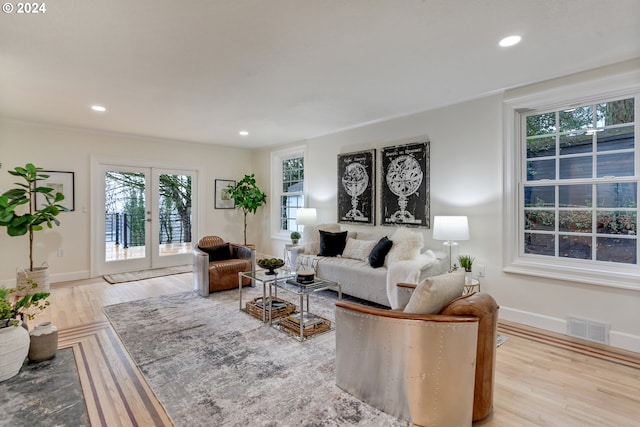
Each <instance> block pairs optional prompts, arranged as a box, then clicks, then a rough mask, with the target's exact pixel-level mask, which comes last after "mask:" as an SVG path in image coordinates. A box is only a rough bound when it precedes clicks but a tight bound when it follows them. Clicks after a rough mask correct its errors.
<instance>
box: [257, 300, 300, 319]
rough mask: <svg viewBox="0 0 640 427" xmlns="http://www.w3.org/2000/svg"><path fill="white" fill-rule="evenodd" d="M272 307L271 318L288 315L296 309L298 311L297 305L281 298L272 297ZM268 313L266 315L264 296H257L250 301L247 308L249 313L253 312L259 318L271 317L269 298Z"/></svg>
mask: <svg viewBox="0 0 640 427" xmlns="http://www.w3.org/2000/svg"><path fill="white" fill-rule="evenodd" d="M272 304H273V306H272V307H271V318H272V319H277V318H279V317H284V316H288V315H290V314H291V313H293V312H294V311H296V305H295V304H292V303H290V302H289V301H285V300H283V299H280V298H272ZM266 306H267V315H266V316H265V312H264V311H265V304H263V302H262V297H258V298H255V299H253V300H251V301H248V302H247V304H246V306H245V308H246V311H247V313H249V314H251V315H252V316H254V317H257V318H258V319H260V320H262V319H267V320H268V319H269V315H268V307H269V298H267V304H266Z"/></svg>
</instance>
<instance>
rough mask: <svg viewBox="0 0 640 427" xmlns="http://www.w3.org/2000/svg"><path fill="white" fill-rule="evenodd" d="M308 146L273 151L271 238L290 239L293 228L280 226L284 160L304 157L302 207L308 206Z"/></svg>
mask: <svg viewBox="0 0 640 427" xmlns="http://www.w3.org/2000/svg"><path fill="white" fill-rule="evenodd" d="M306 154H307V153H306V147H304V146H296V147H291V148H288V149H285V150H279V151H274V152H272V153H271V199H272V200H273V203H271V238H272V239H279V240H290V234H291V230H282V229H281V228H280V197H281V196H282V194H283V191H282V162H283V161H284V160H287V159H291V158H293V157H302V158H304V159H305V162H304V177H305V182H304V186H303V191H302V204H303V206H301V207H306V201H307V182H306V180H307V155H306Z"/></svg>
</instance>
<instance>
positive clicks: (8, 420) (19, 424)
mask: <svg viewBox="0 0 640 427" xmlns="http://www.w3.org/2000/svg"><path fill="white" fill-rule="evenodd" d="M0 411H1V412H2V415H1V416H0V425H1V426H12V427H34V426H73V427H83V426H89V425H90V424H89V415H88V414H87V407H86V405H85V403H84V398H83V396H82V387H81V386H80V377H78V370H77V368H76V360H75V357H74V356H73V350H72V349H70V348H65V349H62V350H58V352H57V353H56V356H55V357H54V358H53V359H51V360H45V361H44V362H39V363H35V362H29V361H28V359H26V360H25V362H24V365H23V366H22V369H21V370H20V373H19V374H18V375H16V376H15V377H13V378H11V379H8V380H6V381H3V382H1V383H0Z"/></svg>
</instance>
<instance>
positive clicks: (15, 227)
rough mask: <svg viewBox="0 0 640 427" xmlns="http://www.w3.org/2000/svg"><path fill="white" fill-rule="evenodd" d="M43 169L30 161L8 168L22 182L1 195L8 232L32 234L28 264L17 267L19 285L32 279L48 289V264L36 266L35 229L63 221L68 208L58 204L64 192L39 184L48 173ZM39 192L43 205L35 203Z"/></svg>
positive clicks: (0, 216)
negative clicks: (60, 215)
mask: <svg viewBox="0 0 640 427" xmlns="http://www.w3.org/2000/svg"><path fill="white" fill-rule="evenodd" d="M41 170H42V168H38V167H36V166H34V165H33V164H32V163H27V165H26V166H25V167H17V168H15V169H14V170H10V171H9V173H10V174H11V175H13V176H17V177H20V178H22V180H23V182H16V183H15V185H17V187H16V188H12V189H9V190H7V191H5V192H4V193H3V194H2V196H0V226H4V227H6V229H7V234H8V235H9V236H23V235H25V234H28V235H29V267H28V269H26V270H18V273H17V279H16V280H17V283H18V287H20V286H25V285H26V284H27V281H28V280H29V279H31V280H33V281H34V282H36V283H38V285H39V290H42V291H48V290H49V271H48V267H35V268H34V266H33V237H34V233H35V232H36V231H41V230H43V229H44V227H43V225H45V224H46V226H47V227H48V228H52V227H53V226H54V225H60V221H58V219H57V218H56V217H57V216H58V215H59V214H60V212H62V211H66V210H67V208H65V207H64V206H62V205H59V204H58V203H60V202H61V201H62V200H64V195H63V194H62V193H58V192H56V191H55V189H53V188H51V187H44V186H39V185H38V181H41V180H43V179H46V178H48V177H49V175H46V174H43V173H41V172H40V171H41ZM38 194H41V195H42V196H43V200H44V203H42V204H41V206H37V205H36V196H37V195H38ZM23 207H24V208H26V209H23Z"/></svg>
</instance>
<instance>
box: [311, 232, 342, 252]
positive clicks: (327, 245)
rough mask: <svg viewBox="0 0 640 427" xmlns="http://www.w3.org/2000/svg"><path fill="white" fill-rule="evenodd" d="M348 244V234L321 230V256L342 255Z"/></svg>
mask: <svg viewBox="0 0 640 427" xmlns="http://www.w3.org/2000/svg"><path fill="white" fill-rule="evenodd" d="M346 244H347V232H346V231H340V232H338V233H331V232H329V231H323V230H320V253H319V254H318V255H319V256H337V255H342V251H344V246H345V245H346Z"/></svg>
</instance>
